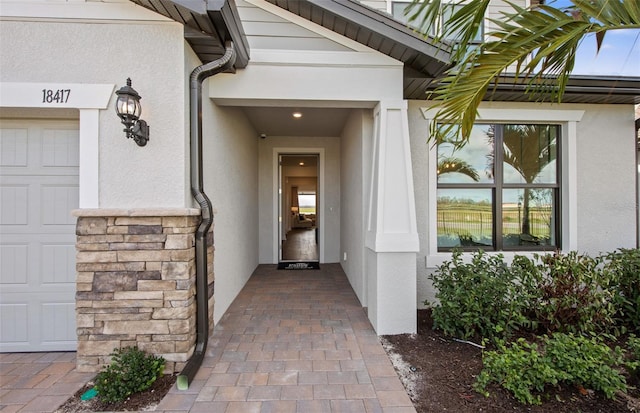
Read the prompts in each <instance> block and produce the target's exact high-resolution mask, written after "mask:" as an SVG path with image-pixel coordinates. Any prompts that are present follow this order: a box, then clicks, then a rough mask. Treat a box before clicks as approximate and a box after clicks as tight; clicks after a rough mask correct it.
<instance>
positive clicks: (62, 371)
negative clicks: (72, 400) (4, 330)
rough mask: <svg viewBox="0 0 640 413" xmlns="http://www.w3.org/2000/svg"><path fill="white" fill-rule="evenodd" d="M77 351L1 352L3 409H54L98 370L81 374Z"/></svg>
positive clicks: (4, 411) (0, 399) (6, 412)
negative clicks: (77, 367)
mask: <svg viewBox="0 0 640 413" xmlns="http://www.w3.org/2000/svg"><path fill="white" fill-rule="evenodd" d="M75 367H76V353H74V352H68V353H4V354H0V412H2V413H9V412H11V413H13V412H53V411H54V410H55V409H57V408H58V406H60V405H61V404H62V403H64V402H65V400H67V399H68V398H69V397H71V396H72V395H73V394H74V393H75V392H76V391H78V390H79V389H80V388H81V387H82V386H83V385H84V384H85V383H86V382H87V381H89V380H90V379H92V378H93V376H95V373H78V372H77V371H76V370H75Z"/></svg>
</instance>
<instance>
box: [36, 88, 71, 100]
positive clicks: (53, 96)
mask: <svg viewBox="0 0 640 413" xmlns="http://www.w3.org/2000/svg"><path fill="white" fill-rule="evenodd" d="M70 94H71V89H58V90H52V89H42V103H67V101H68V100H69V95H70Z"/></svg>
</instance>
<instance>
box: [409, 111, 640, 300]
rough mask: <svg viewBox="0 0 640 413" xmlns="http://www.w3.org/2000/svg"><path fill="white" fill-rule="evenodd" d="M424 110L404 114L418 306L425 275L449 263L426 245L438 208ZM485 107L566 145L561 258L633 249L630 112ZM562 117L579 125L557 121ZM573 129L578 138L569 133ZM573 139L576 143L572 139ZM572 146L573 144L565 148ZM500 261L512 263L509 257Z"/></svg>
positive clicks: (427, 285) (426, 290)
mask: <svg viewBox="0 0 640 413" xmlns="http://www.w3.org/2000/svg"><path fill="white" fill-rule="evenodd" d="M425 106H428V102H423V101H410V102H409V112H408V116H409V130H410V136H411V157H412V164H413V177H414V194H415V199H416V219H417V223H418V234H419V239H420V252H419V253H418V254H417V259H416V263H417V286H418V294H417V304H418V306H419V307H420V306H422V303H423V301H424V300H425V299H429V300H431V301H432V300H433V299H434V293H435V292H434V290H433V287H432V285H431V282H430V281H429V280H428V275H429V274H430V273H431V272H433V271H434V269H435V267H436V265H438V262H442V261H443V260H445V259H447V258H448V257H449V256H450V254H446V253H437V252H436V251H437V247H436V246H435V245H431V242H432V241H433V239H434V237H433V234H434V233H435V231H436V228H435V227H431V224H430V213H432V212H434V211H431V210H430V208H434V207H435V196H436V194H435V191H434V190H433V188H435V176H436V175H435V166H434V165H432V164H431V162H432V160H433V159H435V158H432V157H431V155H430V153H429V148H430V146H431V144H430V143H428V142H427V139H428V136H429V124H428V121H427V120H426V119H425V117H424V114H423V108H425ZM482 108H485V109H487V110H488V111H491V113H493V114H494V115H495V114H498V115H497V116H500V115H502V116H505V117H507V118H509V119H510V120H508V122H510V123H514V122H519V123H525V122H549V123H558V124H560V125H562V133H563V140H562V143H563V144H565V145H564V147H563V149H562V150H563V154H562V163H561V174H562V181H563V186H562V188H561V191H562V198H563V199H562V220H563V234H562V236H563V240H562V242H563V244H562V246H563V250H564V251H568V250H578V251H579V252H581V253H588V254H591V255H597V254H599V253H601V252H604V251H612V250H614V249H616V248H620V247H625V248H632V247H635V246H636V228H637V211H636V192H635V188H636V185H635V182H636V181H635V179H636V174H637V164H636V153H635V151H636V147H635V139H634V137H635V133H634V130H635V129H634V115H633V106H632V105H578V104H561V105H542V104H536V103H500V102H493V103H485V104H483V105H482V106H481V110H482ZM481 113H482V112H481ZM520 114H521V117H518V116H520ZM576 114H578V115H576ZM545 116H547V119H544V117H545ZM562 118H567V119H568V118H574V119H579V120H576V121H572V122H568V121H559V120H558V119H562ZM514 119H518V120H514ZM553 119H555V120H553ZM570 124H573V125H574V126H571V125H570ZM572 128H574V129H575V133H573V132H571V129H572ZM571 134H573V135H574V136H573V137H570V136H569V135H571ZM567 140H569V142H567ZM571 140H573V141H574V142H575V145H573V144H571V143H570V141H571ZM572 145H573V146H572ZM504 255H505V257H506V258H507V259H509V257H511V256H513V253H504Z"/></svg>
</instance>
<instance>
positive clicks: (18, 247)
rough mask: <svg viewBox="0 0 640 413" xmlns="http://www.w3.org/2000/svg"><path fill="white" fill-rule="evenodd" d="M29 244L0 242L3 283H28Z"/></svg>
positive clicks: (0, 268)
mask: <svg viewBox="0 0 640 413" xmlns="http://www.w3.org/2000/svg"><path fill="white" fill-rule="evenodd" d="M28 250H29V245H28V244H27V243H22V244H4V243H3V244H0V271H1V272H0V274H2V279H1V284H2V285H5V284H25V285H26V284H27V274H28V271H27V270H28V264H27V262H28V261H27V256H28Z"/></svg>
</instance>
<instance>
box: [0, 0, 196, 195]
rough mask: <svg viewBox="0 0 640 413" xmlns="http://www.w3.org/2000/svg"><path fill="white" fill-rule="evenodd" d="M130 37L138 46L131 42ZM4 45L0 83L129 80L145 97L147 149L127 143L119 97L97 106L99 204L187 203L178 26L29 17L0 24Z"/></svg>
mask: <svg viewBox="0 0 640 413" xmlns="http://www.w3.org/2000/svg"><path fill="white" fill-rule="evenodd" d="M94 6H95V7H102V6H101V5H100V4H95V5H94ZM68 10H69V11H70V12H71V11H72V10H73V6H69V7H68ZM132 39H134V40H135V47H127V46H126V45H128V44H130V43H131V42H132ZM0 48H1V49H2V59H0V81H2V82H46V83H97V84H113V85H115V89H116V90H117V89H118V88H120V87H121V86H122V85H123V84H124V83H125V81H126V79H127V78H128V77H130V78H131V79H132V81H133V87H134V88H135V89H136V90H137V91H138V93H139V94H140V95H141V96H142V101H141V103H142V118H143V119H144V120H146V121H147V122H148V123H149V125H150V127H151V134H150V141H149V143H148V144H147V146H146V147H144V148H140V147H138V146H137V145H136V144H135V143H134V142H133V141H130V140H129V141H127V139H126V138H125V136H124V133H123V132H122V129H123V126H122V124H121V123H120V119H118V117H117V116H116V114H115V113H114V109H113V105H114V102H115V94H114V95H113V96H112V98H111V101H110V102H109V106H108V109H107V110H103V111H100V121H99V122H100V140H99V146H100V147H99V153H100V155H99V156H100V158H99V187H100V191H99V206H100V207H102V208H134V207H137V208H140V207H184V206H186V202H187V201H186V200H187V198H188V197H187V195H188V188H186V187H185V169H184V163H185V156H186V154H185V145H184V138H185V135H184V133H185V130H184V123H185V119H186V112H185V101H184V94H183V92H182V91H183V88H184V76H185V74H184V71H183V68H184V57H183V55H184V39H183V29H182V26H181V25H179V24H177V23H172V22H149V23H148V24H145V23H134V22H127V24H121V22H113V24H105V22H101V23H99V24H98V23H94V22H93V21H82V22H78V21H63V22H62V21H61V22H54V21H28V19H26V18H25V19H24V20H22V21H3V22H2V24H1V25H0ZM158 68H161V70H159V69H158ZM141 165H144V166H143V167H141ZM150 182H154V184H153V185H151V184H150Z"/></svg>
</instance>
